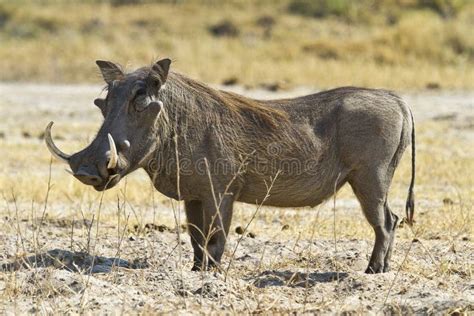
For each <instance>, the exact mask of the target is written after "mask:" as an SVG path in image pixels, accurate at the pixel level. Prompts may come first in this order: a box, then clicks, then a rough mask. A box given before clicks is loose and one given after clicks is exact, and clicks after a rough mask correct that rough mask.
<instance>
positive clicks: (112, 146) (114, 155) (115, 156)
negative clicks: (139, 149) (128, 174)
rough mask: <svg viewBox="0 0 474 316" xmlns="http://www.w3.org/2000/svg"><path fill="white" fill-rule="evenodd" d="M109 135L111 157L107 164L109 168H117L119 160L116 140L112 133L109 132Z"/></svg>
mask: <svg viewBox="0 0 474 316" xmlns="http://www.w3.org/2000/svg"><path fill="white" fill-rule="evenodd" d="M107 137H108V138H109V146H110V157H109V159H110V160H109V163H108V165H107V169H115V167H117V162H118V154H117V147H115V142H114V138H113V137H112V135H110V134H107Z"/></svg>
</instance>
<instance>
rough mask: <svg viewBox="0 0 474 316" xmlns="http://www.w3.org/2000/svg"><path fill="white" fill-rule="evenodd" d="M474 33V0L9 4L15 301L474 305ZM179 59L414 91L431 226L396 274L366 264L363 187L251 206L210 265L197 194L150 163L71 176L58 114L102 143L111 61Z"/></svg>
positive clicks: (419, 203) (231, 77)
mask: <svg viewBox="0 0 474 316" xmlns="http://www.w3.org/2000/svg"><path fill="white" fill-rule="evenodd" d="M472 29H474V1H471V0H371V1H369V0H358V1H353V0H274V1H271V0H262V1H250V0H248V1H247V0H232V1H218V0H202V1H199V0H188V1H185V0H168V1H166V0H162V1H158V0H156V1H151V0H109V1H100V0H86V1H73V0H37V1H34V0H16V1H13V0H11V1H10V0H0V117H1V119H0V250H1V251H0V312H2V313H6V314H26V313H30V314H68V313H69V314H95V313H100V314H104V313H109V314H128V313H133V314H156V313H166V312H167V313H173V314H175V313H185V314H203V313H214V314H217V313H234V314H241V313H244V314H255V313H263V314H268V313H284V314H287V313H311V314H321V313H323V314H327V313H329V314H445V315H468V314H470V313H471V314H472V312H473V311H474V301H473V297H474V289H473V287H472V280H473V271H474V258H473V255H472V254H473V253H474V243H473V242H472V240H473V239H472V238H473V235H472V233H473V227H474V226H473V205H474V204H473V197H474V177H473V176H472V172H471V171H472V170H474V159H473V157H474V146H473V140H474V115H473V112H472V109H473V100H474V93H473V92H472V91H471V90H472V89H474V80H473V78H474V36H472V34H471V33H472ZM164 56H169V57H171V58H172V59H173V63H172V68H173V67H174V69H177V70H179V71H181V72H183V73H186V74H188V75H190V76H192V77H194V78H197V79H200V80H202V81H206V82H209V83H213V84H224V85H229V87H225V88H226V89H230V90H232V91H235V92H239V93H245V94H246V95H248V96H251V97H255V98H284V97H294V96H298V95H303V94H309V93H312V92H314V91H315V90H318V89H323V88H330V87H335V86H342V85H362V86H370V87H388V88H391V89H396V90H399V92H400V93H401V95H402V96H403V98H404V99H405V100H406V101H407V103H408V104H409V105H410V106H411V108H412V109H413V113H414V117H415V122H416V135H417V136H416V137H417V157H416V161H417V167H416V172H417V176H416V184H415V192H416V214H415V220H416V223H415V225H414V226H413V227H409V226H408V225H406V224H403V223H402V224H401V225H400V227H399V228H398V230H397V235H396V241H395V248H394V253H393V257H392V268H393V270H392V271H391V272H388V273H383V274H379V275H375V276H374V275H366V274H364V273H363V271H364V269H365V268H366V266H367V262H368V259H369V257H370V251H371V249H372V243H373V230H372V228H371V227H370V226H369V224H368V223H367V220H366V219H365V218H364V216H363V214H362V212H361V209H360V206H359V204H358V202H357V200H356V199H355V197H354V194H353V193H352V191H351V189H350V187H349V186H345V187H343V188H342V189H341V190H340V191H339V192H338V193H337V195H336V196H335V197H334V198H331V199H330V200H329V201H326V202H325V203H323V204H321V205H319V206H317V207H315V208H299V209H295V208H274V207H260V206H257V205H250V204H243V203H237V204H236V206H235V209H234V216H233V220H232V225H231V231H230V234H229V237H228V243H227V246H226V251H225V253H224V257H223V261H222V266H221V270H220V271H218V270H212V271H201V272H194V271H193V272H192V271H190V270H191V266H192V249H191V245H190V241H189V237H188V235H187V232H186V225H185V224H186V217H185V213H184V210H183V203H182V202H177V201H175V200H172V199H169V198H167V197H165V196H164V195H162V194H160V193H159V192H157V191H156V190H155V189H154V188H153V187H152V184H151V182H150V180H149V178H148V176H147V175H146V174H145V173H144V172H143V171H141V170H138V171H136V172H134V173H132V174H130V175H129V176H127V178H125V179H123V180H122V181H121V183H120V184H119V185H117V186H116V187H114V188H112V189H111V190H108V191H106V192H96V191H95V190H94V189H92V188H91V187H89V186H85V185H83V184H81V183H80V182H79V181H78V180H76V179H74V177H72V176H71V175H70V174H68V173H66V172H65V171H64V165H62V164H61V163H60V162H58V161H56V160H54V159H52V157H51V156H50V153H49V152H48V151H47V149H46V146H45V144H44V139H43V138H44V127H45V126H46V125H47V123H48V122H50V121H55V126H54V130H53V137H54V139H55V141H56V143H57V144H58V146H59V147H60V148H61V149H62V150H64V151H65V152H69V153H72V152H76V151H77V150H79V149H80V148H84V147H85V146H87V144H89V143H90V142H91V140H92V139H93V138H94V135H95V132H96V131H97V129H98V127H99V126H100V124H101V120H102V116H101V114H100V111H99V110H98V109H97V108H96V107H95V106H94V105H93V102H92V101H93V100H94V98H96V97H98V96H100V95H102V96H103V95H104V94H105V91H104V90H102V89H101V85H103V84H104V83H103V81H102V79H101V76H100V75H99V72H98V70H97V68H96V66H95V64H94V61H95V60H96V59H110V60H113V61H117V62H120V63H122V64H123V65H124V66H125V67H126V68H130V69H134V68H136V67H139V66H142V65H144V64H147V63H151V62H152V61H154V60H156V59H157V58H160V57H164ZM17 81H19V82H17ZM25 82H34V83H35V84H28V83H25ZM36 83H38V84H36ZM58 83H68V85H57V84H58ZM77 83H79V84H77ZM83 83H87V85H84V84H83ZM89 83H90V84H91V85H88V84H89ZM232 85H234V86H232ZM246 87H250V88H265V90H262V89H245V88H246ZM286 88H288V91H281V90H285V89H286ZM292 88H294V89H292ZM426 88H428V89H431V90H430V91H412V90H421V89H426ZM434 89H437V91H433V90H434ZM267 90H272V91H267ZM275 90H280V91H275ZM400 90H401V91H400ZM461 90H465V91H461ZM410 174H411V168H410V154H409V150H407V152H406V154H405V155H404V157H403V159H402V161H401V163H400V166H399V168H398V169H397V171H396V173H395V177H394V180H393V183H392V187H391V191H390V196H389V201H390V204H391V207H392V210H393V211H394V212H395V213H396V214H397V215H398V216H400V218H403V216H404V215H405V214H404V208H405V199H406V194H407V188H408V185H409V181H410ZM268 193H269V194H272V192H271V189H270V190H269V192H268Z"/></svg>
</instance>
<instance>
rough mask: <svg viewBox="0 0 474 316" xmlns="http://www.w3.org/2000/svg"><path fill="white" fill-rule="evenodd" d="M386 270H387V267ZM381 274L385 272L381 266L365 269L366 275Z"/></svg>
mask: <svg viewBox="0 0 474 316" xmlns="http://www.w3.org/2000/svg"><path fill="white" fill-rule="evenodd" d="M387 269H389V268H388V267H387ZM382 272H387V271H385V269H384V268H383V267H382V266H381V265H378V266H375V267H373V266H370V265H369V266H368V267H367V269H365V273H367V274H376V273H382Z"/></svg>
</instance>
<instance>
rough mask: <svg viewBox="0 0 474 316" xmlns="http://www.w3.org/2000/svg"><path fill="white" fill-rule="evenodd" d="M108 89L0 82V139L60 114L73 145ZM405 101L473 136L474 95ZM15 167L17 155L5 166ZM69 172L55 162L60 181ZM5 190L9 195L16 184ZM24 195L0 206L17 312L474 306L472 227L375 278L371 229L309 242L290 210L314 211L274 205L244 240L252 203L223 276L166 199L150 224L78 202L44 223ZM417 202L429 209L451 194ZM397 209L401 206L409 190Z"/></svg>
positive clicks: (1, 276)
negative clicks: (102, 217) (370, 267)
mask: <svg viewBox="0 0 474 316" xmlns="http://www.w3.org/2000/svg"><path fill="white" fill-rule="evenodd" d="M231 89H232V90H234V91H236V92H243V93H245V94H247V95H250V96H253V97H257V98H277V97H288V96H294V95H302V94H305V93H309V92H311V90H310V89H307V88H299V89H296V90H292V91H285V92H276V93H269V92H268V91H264V90H254V91H245V90H243V89H242V88H240V87H233V88H231ZM100 91H101V89H100V87H96V86H49V85H25V84H22V85H18V84H0V117H1V118H2V119H1V121H0V144H2V143H3V144H6V145H8V146H10V147H9V148H12V147H11V146H13V145H15V144H20V145H22V144H24V145H25V146H28V144H30V143H32V142H35V143H36V142H41V140H38V139H37V138H38V136H40V133H41V131H42V129H43V128H44V126H45V125H46V124H47V123H48V122H49V121H50V120H54V121H57V122H58V123H59V122H60V124H62V126H63V127H64V129H65V130H67V129H70V130H74V131H76V132H77V133H75V134H74V135H69V136H68V137H71V138H70V140H71V142H74V141H75V142H76V143H78V141H79V140H81V141H83V140H84V138H87V137H91V133H92V132H91V131H93V130H94V128H97V126H98V124H99V122H100V114H99V113H98V111H97V109H95V108H94V106H93V105H92V100H93V99H94V98H95V97H97V96H98V95H99V94H100ZM404 97H405V99H406V100H407V102H408V103H409V104H410V105H411V106H412V108H413V110H414V114H415V118H416V120H417V121H418V122H423V121H446V120H448V121H450V122H452V126H453V128H452V129H451V130H450V131H448V132H452V133H456V131H459V130H461V129H462V133H461V132H459V134H460V135H459V137H461V138H465V139H468V141H471V143H472V139H473V135H474V129H473V126H474V119H473V118H474V93H471V92H423V93H407V94H404ZM457 128H459V129H457ZM25 131H27V133H28V134H30V135H29V136H28V135H26V134H25ZM2 135H3V136H2ZM66 140H69V138H66ZM14 148H16V147H14ZM0 155H2V156H8V157H11V156H12V153H9V152H0ZM470 159H472V157H470ZM12 165H14V164H13V163H11V162H9V164H8V166H9V168H10V167H11V166H12ZM53 167H55V166H53ZM53 169H54V168H53ZM55 169H58V168H55ZM1 171H2V174H4V175H7V174H8V175H12V174H15V173H16V172H20V171H19V170H14V168H13V170H12V168H10V169H8V170H7V169H6V168H5V167H2V169H1ZM32 172H33V174H32V175H34V176H35V177H43V176H47V174H48V166H47V165H43V167H42V168H37V169H35V170H34V171H32ZM59 172H60V171H57V170H53V177H54V176H55V174H57V173H59ZM61 172H62V170H61ZM0 183H1V182H0ZM0 191H1V192H2V194H3V196H5V194H6V192H7V191H8V188H7V187H2V188H0ZM14 202H15V201H13V202H12V200H11V199H7V198H5V201H3V202H2V204H0V214H1V215H2V218H1V227H2V228H1V230H0V247H2V248H3V249H2V250H3V251H1V252H0V263H1V264H2V266H1V267H2V271H1V272H0V291H1V294H0V311H2V312H4V313H7V314H13V313H21V314H23V313H35V314H36V313H44V314H46V313H65V312H72V313H78V312H86V313H99V312H100V313H120V312H132V311H133V312H139V313H148V312H153V311H161V312H166V311H168V312H176V311H181V312H185V313H190V314H194V313H196V314H199V313H208V312H224V311H227V312H235V313H237V312H239V313H240V312H245V313H255V312H259V313H265V312H312V313H364V314H365V313H372V314H380V313H404V314H405V313H409V314H411V313H424V314H425V313H426V314H431V313H435V314H447V313H463V312H465V313H473V312H474V281H473V278H472V270H473V265H474V244H473V243H472V236H469V235H461V236H459V237H458V238H455V239H453V238H445V237H443V236H441V237H439V236H434V237H433V238H431V239H428V240H425V239H423V240H422V239H418V238H416V239H411V238H398V240H397V242H396V246H395V250H394V254H393V259H392V260H393V268H394V269H393V271H392V272H389V273H385V274H379V275H366V274H364V273H362V271H363V270H364V269H365V267H366V265H367V260H368V258H369V256H370V251H371V249H372V245H373V239H372V238H373V236H372V235H367V236H366V238H347V237H344V238H340V237H338V236H335V237H336V238H335V239H333V238H328V237H326V238H320V237H318V236H317V234H315V236H314V237H313V238H300V236H299V234H298V233H294V231H293V230H292V229H293V227H294V226H298V223H297V222H294V221H293V220H292V218H296V217H295V216H296V215H295V214H296V212H299V213H298V214H299V215H298V216H299V217H298V218H299V219H301V220H304V218H305V217H306V218H307V220H308V219H309V220H313V218H314V214H315V211H314V210H310V209H303V210H301V211H295V210H280V211H278V213H273V214H277V215H279V216H277V215H274V216H273V217H271V216H272V215H271V214H272V212H276V211H273V210H272V209H271V208H266V209H264V210H263V211H262V212H263V213H264V214H266V215H262V216H266V217H265V219H263V218H257V219H256V220H255V223H254V224H253V226H251V230H250V232H253V233H255V234H253V235H252V234H250V235H249V234H246V235H244V236H243V235H239V234H237V233H235V232H234V230H235V228H236V226H237V225H242V226H245V222H244V221H243V220H242V219H241V218H245V216H243V215H242V216H241V215H239V214H241V213H244V214H247V215H248V214H251V213H252V212H253V210H254V207H250V206H239V210H238V214H237V215H236V218H235V219H234V225H233V226H232V231H233V232H232V233H231V234H230V236H229V241H228V245H227V250H226V253H225V255H224V259H223V263H222V266H221V269H220V271H218V270H214V271H209V272H191V271H190V268H191V255H192V251H191V246H190V243H189V240H188V236H187V235H186V232H185V231H184V230H183V229H182V228H180V229H177V228H176V227H175V226H172V225H169V224H167V225H164V224H162V223H163V222H166V221H165V220H164V219H165V218H166V217H172V216H173V211H172V208H173V205H171V204H170V203H169V202H166V201H162V200H160V202H158V204H157V209H158V213H157V215H156V216H157V218H158V220H156V221H155V219H154V217H155V214H154V215H153V221H152V220H150V217H145V219H144V222H143V225H142V227H141V228H140V227H136V228H134V227H133V226H126V225H123V223H122V225H121V223H120V222H118V224H117V222H116V220H115V221H114V220H110V221H108V222H100V225H99V226H96V222H94V221H93V218H91V217H90V216H89V217H88V216H86V217H83V218H82V219H78V218H81V217H80V216H74V217H71V214H72V213H74V212H76V210H75V207H74V206H73V202H71V203H69V204H68V203H65V202H57V203H56V202H55V201H50V205H51V211H49V212H50V213H48V214H47V216H46V217H45V218H44V220H41V219H38V218H32V217H31V216H29V215H28V214H26V213H21V212H20V214H18V213H15V207H18V208H20V210H21V209H28V207H29V206H28V205H29V204H28V203H29V202H27V199H25V201H23V202H19V203H18V205H16V204H15V203H14ZM445 202H446V203H448V204H449V203H451V202H450V201H445ZM337 203H338V205H337V207H338V212H340V213H338V215H337V216H338V219H339V218H340V219H342V218H349V219H350V218H351V217H354V216H357V217H359V218H361V217H362V216H361V214H360V213H361V212H360V210H359V209H358V205H357V202H356V201H355V199H354V198H352V197H349V198H345V197H343V198H342V199H340V200H338V201H337ZM419 203H420V204H422V205H423V206H424V207H425V208H429V207H433V206H436V203H441V202H439V201H430V200H422V201H420V202H419ZM329 204H330V203H329ZM394 205H395V206H396V207H397V209H401V208H402V205H403V199H402V197H400V198H399V199H396V200H395V201H394ZM331 209H332V206H331V205H326V206H325V207H323V208H322V210H321V214H322V215H321V216H322V217H324V216H326V219H329V220H330V219H331V218H332V217H331V216H332V215H331V214H332V213H331ZM146 210H147V209H146V208H145V211H146ZM25 212H26V211H25ZM165 214H167V215H165ZM269 214H270V215H269ZM301 214H303V215H301ZM318 214H319V211H318ZM318 216H319V215H318ZM268 217H271V220H268ZM71 218H75V220H74V221H73V220H72V219H71ZM247 218H248V216H247ZM160 219H163V220H162V221H160ZM114 222H115V224H114ZM167 223H169V221H168V222H167ZM287 223H289V225H288V224H287ZM361 223H363V219H361ZM316 224H317V223H316ZM287 226H290V227H291V229H289V228H288V227H287ZM98 231H100V233H99V234H96V232H98ZM288 231H290V232H291V233H289V232H288ZM35 236H37V238H35ZM407 236H410V235H409V234H408V235H407ZM235 249H236V251H235V254H234V250H235Z"/></svg>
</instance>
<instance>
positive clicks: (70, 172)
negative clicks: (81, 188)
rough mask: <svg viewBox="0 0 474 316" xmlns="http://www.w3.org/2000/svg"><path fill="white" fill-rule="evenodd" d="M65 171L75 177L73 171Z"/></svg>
mask: <svg viewBox="0 0 474 316" xmlns="http://www.w3.org/2000/svg"><path fill="white" fill-rule="evenodd" d="M64 171H66V172H67V173H69V174H72V175H74V172H72V171H71V170H69V169H64Z"/></svg>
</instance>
